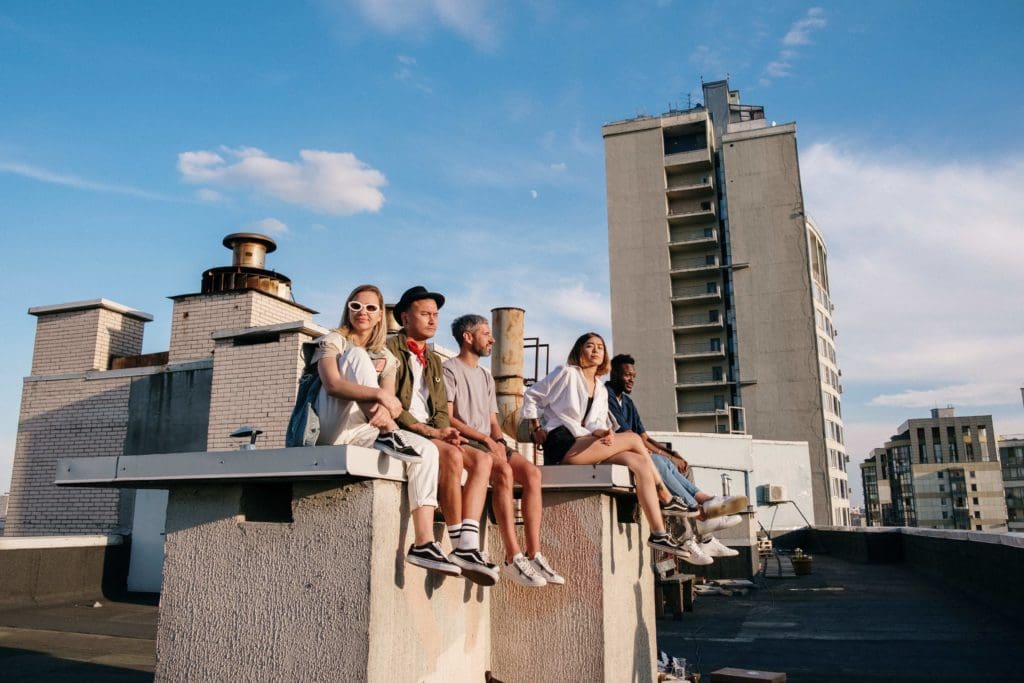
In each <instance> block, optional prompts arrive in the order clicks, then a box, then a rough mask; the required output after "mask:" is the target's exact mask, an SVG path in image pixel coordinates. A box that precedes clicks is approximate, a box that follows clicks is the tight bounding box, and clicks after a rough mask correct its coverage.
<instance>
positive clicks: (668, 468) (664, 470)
mask: <svg viewBox="0 0 1024 683" xmlns="http://www.w3.org/2000/svg"><path fill="white" fill-rule="evenodd" d="M651 460H653V461H654V466H655V467H656V468H657V469H658V474H660V475H661V478H662V479H663V480H664V481H665V486H667V487H668V490H669V492H671V493H672V495H673V496H679V497H680V498H682V499H683V501H684V502H685V503H686V504H687V505H696V504H697V499H696V498H694V496H696V495H697V491H698V489H697V487H696V486H694V484H693V482H692V481H690V480H689V479H687V478H686V477H684V476H683V475H681V474H680V473H679V470H678V469H676V466H675V464H674V463H673V462H672V461H671V460H669V459H668V458H666V457H665V456H664V455H660V454H658V453H651Z"/></svg>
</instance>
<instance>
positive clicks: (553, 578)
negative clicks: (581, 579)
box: [530, 553, 565, 586]
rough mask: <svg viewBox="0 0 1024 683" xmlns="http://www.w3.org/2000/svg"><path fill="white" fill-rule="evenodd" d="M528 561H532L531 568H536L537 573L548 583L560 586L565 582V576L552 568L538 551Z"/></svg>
mask: <svg viewBox="0 0 1024 683" xmlns="http://www.w3.org/2000/svg"><path fill="white" fill-rule="evenodd" d="M530 561H531V562H532V563H533V568H534V569H536V570H537V573H538V574H540V575H541V577H542V578H543V579H544V580H545V581H547V582H548V583H549V584H553V585H556V586H561V585H562V584H564V583H565V577H564V576H562V575H561V574H559V573H558V572H556V571H555V570H554V569H552V567H551V565H550V564H549V563H548V560H547V558H546V557H544V556H543V555H541V554H540V553H537V554H536V555H534V556H533V559H532V560H530Z"/></svg>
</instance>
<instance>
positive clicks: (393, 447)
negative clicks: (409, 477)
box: [373, 432, 423, 462]
mask: <svg viewBox="0 0 1024 683" xmlns="http://www.w3.org/2000/svg"><path fill="white" fill-rule="evenodd" d="M373 447H374V448H376V449H377V450H378V451H380V452H381V453H384V454H385V455H390V456H391V457H392V458H394V459H395V460H401V461H402V462H423V456H422V455H420V454H419V453H417V452H416V451H414V450H413V448H412V446H410V445H409V444H407V443H406V442H405V441H403V440H402V436H401V435H400V434H399V433H398V432H387V433H381V435H380V436H378V437H377V440H376V441H374V442H373Z"/></svg>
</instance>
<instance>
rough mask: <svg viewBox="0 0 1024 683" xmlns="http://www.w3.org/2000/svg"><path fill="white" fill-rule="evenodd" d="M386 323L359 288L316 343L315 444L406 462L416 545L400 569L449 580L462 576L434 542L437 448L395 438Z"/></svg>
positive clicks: (376, 293) (397, 408)
mask: <svg viewBox="0 0 1024 683" xmlns="http://www.w3.org/2000/svg"><path fill="white" fill-rule="evenodd" d="M386 338H387V321H386V318H385V316H384V296H383V295H382V294H381V291H380V289H378V288H377V287H375V286H373V285H360V286H358V287H356V288H355V289H354V290H352V293H351V294H349V295H348V299H346V300H345V308H344V309H343V312H342V316H341V323H340V325H339V327H338V329H337V330H335V331H334V332H332V333H330V334H328V335H325V336H323V337H320V338H319V339H318V340H317V351H316V353H315V354H314V356H313V361H314V362H316V363H317V371H318V372H319V374H320V380H321V382H322V383H323V388H322V389H321V390H320V394H319V396H318V397H317V401H316V411H317V415H318V416H319V417H320V437H319V438H318V440H317V443H318V444H325V443H326V444H352V445H354V446H365V447H368V448H376V449H378V450H380V451H382V452H384V453H386V454H388V455H390V456H391V457H394V458H398V459H399V460H403V461H404V462H406V463H407V464H406V478H407V479H408V482H409V483H408V493H409V509H410V510H412V522H413V533H414V535H415V539H414V541H413V544H412V547H411V548H410V549H409V552H408V553H407V554H406V561H407V562H409V563H410V564H414V565H416V566H419V567H424V568H426V569H429V570H432V571H437V572H440V573H443V574H448V575H453V576H454V575H458V574H461V570H460V569H459V567H458V566H456V565H454V564H452V563H451V562H449V561H448V558H447V557H445V555H444V552H443V551H442V550H441V547H440V546H439V545H438V544H437V543H436V542H435V541H434V528H433V524H434V510H435V509H436V508H437V463H438V452H437V447H436V446H434V444H432V443H430V441H428V440H427V439H424V438H422V437H420V436H419V435H417V434H413V433H412V432H408V431H405V430H400V429H399V428H398V425H397V424H396V423H395V419H394V418H395V417H396V416H397V415H399V414H400V413H401V411H402V404H401V402H400V401H399V400H398V398H397V397H396V396H395V374H396V372H397V370H398V360H397V359H396V358H395V357H394V356H393V355H392V354H391V352H390V351H388V350H387V349H386V348H385V347H384V341H385V340H386Z"/></svg>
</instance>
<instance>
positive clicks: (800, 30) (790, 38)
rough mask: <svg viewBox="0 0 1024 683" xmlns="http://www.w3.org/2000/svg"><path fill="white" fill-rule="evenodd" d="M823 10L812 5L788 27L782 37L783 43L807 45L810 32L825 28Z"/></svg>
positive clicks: (809, 40) (809, 39)
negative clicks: (787, 30)
mask: <svg viewBox="0 0 1024 683" xmlns="http://www.w3.org/2000/svg"><path fill="white" fill-rule="evenodd" d="M825 25H826V21H825V10H823V9H822V8H820V7H812V8H810V9H809V10H807V14H806V15H805V16H804V18H803V19H800V20H799V21H797V22H796V23H794V24H793V25H792V26H790V27H789V33H787V34H786V37H785V38H783V39H782V44H783V45H807V44H808V43H810V42H811V32H812V31H816V30H817V29H819V28H825Z"/></svg>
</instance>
